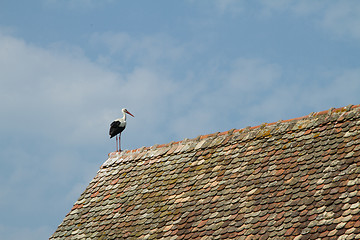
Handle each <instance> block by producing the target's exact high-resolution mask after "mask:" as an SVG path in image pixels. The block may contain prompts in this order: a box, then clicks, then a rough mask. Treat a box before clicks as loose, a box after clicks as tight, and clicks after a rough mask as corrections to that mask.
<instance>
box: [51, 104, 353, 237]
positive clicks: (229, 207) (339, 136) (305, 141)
mask: <svg viewBox="0 0 360 240" xmlns="http://www.w3.org/2000/svg"><path fill="white" fill-rule="evenodd" d="M359 169H360V105H357V106H351V105H349V106H347V107H343V108H339V109H330V110H327V111H323V112H319V113H312V114H309V115H308V116H304V117H300V118H296V119H290V120H285V121H278V122H276V123H270V124H262V125H260V126H256V127H247V128H245V129H232V130H230V131H226V132H223V133H214V134H209V135H204V136H199V137H197V138H195V139H185V140H183V141H180V142H171V143H169V144H162V145H156V146H153V147H148V148H146V147H143V148H140V149H135V150H130V151H124V152H120V153H119V152H114V153H110V154H109V157H108V159H107V160H106V161H105V162H104V163H103V165H102V166H101V167H100V169H99V171H98V173H97V175H96V176H95V177H94V179H93V180H92V181H91V182H90V184H89V186H88V187H87V188H86V190H85V191H84V193H83V194H82V195H81V196H80V198H79V199H78V201H76V203H75V204H74V206H73V208H72V209H71V210H70V212H69V214H67V215H66V217H65V218H64V220H63V222H62V223H61V224H60V225H59V227H58V229H57V230H56V232H55V233H54V234H53V235H52V236H51V237H50V239H87V238H91V239H206V238H209V239H280V238H286V239H287V238H288V239H316V238H334V239H335V238H339V237H342V238H344V239H347V238H348V239H356V237H358V236H360V232H359V229H360V228H359V222H360V210H359V209H360V191H359V189H360V170H359Z"/></svg>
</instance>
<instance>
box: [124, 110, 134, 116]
mask: <svg viewBox="0 0 360 240" xmlns="http://www.w3.org/2000/svg"><path fill="white" fill-rule="evenodd" d="M126 113H127V114H129V115H130V116H132V117H135V116H134V115H132V114H131V113H130V112H129V111H128V110H126Z"/></svg>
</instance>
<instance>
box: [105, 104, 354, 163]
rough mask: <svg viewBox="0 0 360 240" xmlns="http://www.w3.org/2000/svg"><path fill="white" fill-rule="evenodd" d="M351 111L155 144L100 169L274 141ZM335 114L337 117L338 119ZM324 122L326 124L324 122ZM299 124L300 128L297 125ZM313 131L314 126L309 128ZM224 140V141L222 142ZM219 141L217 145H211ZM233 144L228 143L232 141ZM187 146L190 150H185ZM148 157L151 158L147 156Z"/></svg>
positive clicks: (116, 155)
mask: <svg viewBox="0 0 360 240" xmlns="http://www.w3.org/2000/svg"><path fill="white" fill-rule="evenodd" d="M352 110H357V111H360V104H359V105H351V104H350V105H347V106H345V107H340V108H330V109H328V110H324V111H320V112H312V113H310V114H308V115H305V116H302V117H297V118H292V119H288V120H279V121H277V122H272V123H262V124H260V125H257V126H253V127H251V126H248V127H245V128H241V129H230V130H228V131H224V132H216V133H211V134H205V135H199V136H197V137H195V138H192V139H188V138H185V139H183V140H180V141H176V142H174V141H171V142H170V143H165V144H155V145H153V146H149V147H141V148H137V149H133V150H124V151H122V152H111V153H109V154H108V156H109V158H108V159H107V160H106V161H105V163H104V164H103V165H102V166H101V168H106V167H110V166H111V165H113V164H114V163H118V162H123V161H129V160H139V159H142V158H152V157H158V156H161V155H164V154H167V155H171V154H178V153H180V152H186V151H188V152H190V151H194V150H196V149H199V148H214V147H216V146H219V145H220V144H223V145H224V146H226V145H227V144H231V142H233V141H250V140H251V139H253V138H262V137H271V136H273V135H278V134H281V133H283V132H284V131H292V132H295V131H301V130H304V129H306V127H305V126H302V124H299V123H301V121H306V120H318V119H320V118H323V120H324V121H325V120H326V121H329V120H328V118H331V117H334V116H335V117H337V115H339V114H340V116H339V118H337V119H334V120H333V121H335V120H336V121H342V120H344V118H345V114H344V113H348V112H350V111H352ZM335 114H336V115H335ZM322 122H323V121H322ZM297 124H298V125H297ZM314 124H316V125H319V124H321V122H317V123H316V122H315V123H314ZM310 127H311V126H310ZM308 128H309V127H308ZM219 137H221V138H219ZM217 138H219V140H217V141H210V140H214V139H217ZM230 139H231V140H232V141H229V140H230ZM186 146H188V147H186ZM147 155H148V156H147Z"/></svg>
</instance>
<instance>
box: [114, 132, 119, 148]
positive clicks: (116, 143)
mask: <svg viewBox="0 0 360 240" xmlns="http://www.w3.org/2000/svg"><path fill="white" fill-rule="evenodd" d="M115 138H116V151H117V152H118V145H119V144H118V136H117V135H116V136H115Z"/></svg>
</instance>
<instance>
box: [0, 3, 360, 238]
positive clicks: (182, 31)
mask: <svg viewBox="0 0 360 240" xmlns="http://www.w3.org/2000/svg"><path fill="white" fill-rule="evenodd" d="M359 26H360V1H356V0H354V1H347V0H345V1H331V0H329V1H312V0H304V1H285V0H272V1H265V0H264V1H257V0H254V1H241V0H208V1H201V0H199V1H195V0H184V1H168V0H166V1H165V0H158V1H145V0H139V1H115V0H103V1H96V0H72V1H70V0H35V1H24V0H23V1H20V0H19V1H10V0H4V1H2V3H0V83H1V88H0V110H1V120H0V122H1V124H0V159H1V166H2V167H1V170H0V189H1V191H0V211H1V215H0V235H1V236H2V239H31V240H32V239H34V240H35V239H47V238H48V237H49V236H50V235H51V234H52V233H53V232H54V231H55V229H56V227H57V226H58V225H59V224H60V223H61V221H62V219H63V218H64V216H65V215H66V214H67V213H68V212H69V211H70V209H71V207H72V204H73V203H74V202H75V201H76V200H77V198H78V197H79V196H80V194H81V193H82V191H83V190H84V189H85V188H86V186H87V184H88V183H89V182H90V181H91V179H92V178H93V177H94V176H95V175H96V172H97V170H98V169H99V167H100V165H101V164H102V163H103V162H104V161H105V160H106V159H107V154H108V153H109V152H111V151H114V150H115V140H114V139H111V140H110V139H109V137H108V128H109V124H110V123H111V121H112V120H113V119H115V118H118V117H121V109H122V108H123V107H126V108H127V109H128V110H129V111H130V112H132V113H133V114H134V115H135V118H129V119H128V126H127V128H126V130H125V132H124V134H123V138H122V139H123V142H122V146H123V148H124V149H135V148H139V147H142V146H151V145H154V144H163V143H168V142H171V141H178V140H182V139H184V138H194V137H196V136H198V135H201V134H209V133H214V132H219V131H226V130H229V129H232V128H237V129H240V128H244V127H247V126H256V125H259V124H261V123H265V122H267V123H269V122H276V121H278V120H280V119H290V118H295V117H300V116H303V115H307V114H309V113H311V112H316V111H322V110H327V109H329V108H331V107H343V106H346V105H349V104H354V105H355V104H359V103H360V94H359V92H360V61H359V57H360V28H359Z"/></svg>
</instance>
